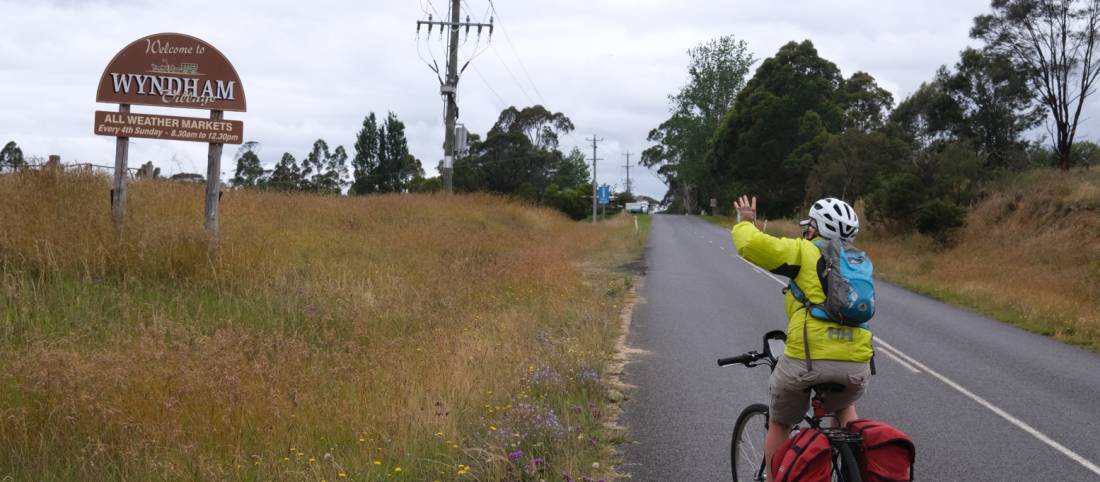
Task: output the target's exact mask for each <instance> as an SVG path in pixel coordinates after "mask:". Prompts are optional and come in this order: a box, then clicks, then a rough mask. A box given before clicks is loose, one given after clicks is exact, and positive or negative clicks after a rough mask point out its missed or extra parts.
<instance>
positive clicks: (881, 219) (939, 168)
mask: <svg viewBox="0 0 1100 482" xmlns="http://www.w3.org/2000/svg"><path fill="white" fill-rule="evenodd" d="M982 165H983V160H982V159H981V157H980V156H979V155H978V153H977V150H976V149H975V148H974V147H973V146H972V145H970V142H969V141H966V140H959V141H952V142H949V143H947V144H944V145H943V146H942V147H941V148H940V149H928V150H923V151H919V152H916V153H915V154H914V155H913V156H912V157H911V158H910V159H909V162H904V163H900V164H898V165H897V166H895V169H892V170H891V171H888V172H886V173H883V175H882V176H881V178H880V179H879V183H878V185H877V187H875V189H874V190H873V191H872V192H871V193H870V195H869V196H868V202H867V209H868V216H870V218H871V220H872V221H874V222H876V223H881V224H884V225H887V226H892V227H893V228H895V229H896V230H899V231H906V230H909V229H916V230H917V231H919V232H921V233H924V234H928V235H931V236H933V237H934V238H935V239H936V240H938V241H939V242H941V243H944V244H946V243H948V242H950V235H951V233H952V232H953V231H954V229H955V228H958V227H959V226H962V224H963V221H964V219H965V216H966V208H965V207H966V206H968V205H969V204H970V203H971V202H973V201H974V200H975V199H976V197H977V195H978V192H979V187H980V183H981V179H982V175H981V174H982V170H983V167H982Z"/></svg>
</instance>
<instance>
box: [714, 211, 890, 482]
mask: <svg viewBox="0 0 1100 482" xmlns="http://www.w3.org/2000/svg"><path fill="white" fill-rule="evenodd" d="M733 207H734V209H735V210H736V211H737V215H738V218H739V221H738V223H737V224H736V225H734V226H733V229H732V230H731V236H732V237H733V244H734V246H736V248H737V253H738V254H740V255H741V257H743V258H745V259H746V260H748V261H749V262H750V263H753V264H755V265H757V266H759V267H761V268H763V269H766V270H768V271H770V272H772V273H775V274H777V275H780V276H785V277H787V278H790V279H791V280H792V281H794V283H795V284H796V285H797V286H798V288H799V289H801V290H802V292H803V293H805V296H806V298H808V299H809V301H810V303H813V304H818V303H822V302H824V300H825V290H824V288H823V287H822V282H821V277H822V276H823V275H824V273H823V271H824V262H823V260H822V255H821V250H820V248H818V247H817V245H815V244H814V243H813V241H814V240H818V239H833V238H840V239H844V240H847V241H851V240H852V239H854V238H855V235H856V232H858V231H859V220H858V219H857V218H856V213H855V210H853V209H852V207H851V206H849V205H848V203H846V202H844V201H841V200H839V199H834V198H825V199H821V200H819V201H817V202H815V203H814V204H813V206H812V207H811V208H810V213H809V214H810V215H809V219H806V220H804V221H801V222H800V223H799V224H800V225H801V226H802V229H803V233H802V238H801V239H797V238H779V237H774V236H770V235H768V234H765V233H763V232H761V231H760V230H759V229H757V228H756V224H755V223H756V197H753V198H752V199H751V200H750V199H749V198H748V197H747V196H741V199H739V200H737V201H735V202H734V205H733ZM785 293H786V294H785V295H784V297H785V301H786V308H787V319H788V323H787V347H786V349H785V350H784V352H783V355H782V356H781V357H780V358H779V362H778V364H777V365H776V367H775V371H773V372H772V375H771V379H770V380H769V381H768V411H769V423H768V436H767V439H766V440H765V442H764V460H765V461H766V462H767V465H768V470H769V471H770V470H771V463H772V455H773V454H775V452H776V451H777V450H779V447H780V446H781V445H783V442H786V441H787V439H788V437H789V436H790V432H791V428H792V427H793V426H794V425H796V424H798V422H799V421H801V420H802V416H803V415H804V414H805V413H806V411H807V410H808V409H809V405H810V396H811V395H810V393H809V388H810V387H811V386H813V385H816V384H820V383H838V384H841V385H844V386H845V390H844V391H842V392H829V393H827V394H825V395H824V398H825V400H824V408H825V410H826V411H830V412H835V413H836V416H837V421H838V423H839V424H840V426H841V427H843V426H846V425H847V424H848V422H849V421H851V420H855V419H856V418H857V416H856V408H855V405H854V402H855V401H856V399H858V398H859V397H860V396H861V395H862V394H863V391H864V389H865V388H866V386H867V382H868V381H869V379H870V376H871V368H870V361H871V355H872V348H871V332H870V331H868V330H865V329H862V328H856V327H851V326H843V325H840V324H838V323H833V322H831V321H828V320H824V319H819V318H816V317H814V316H812V315H810V313H809V310H807V308H806V307H805V305H803V304H802V303H801V302H799V301H798V300H796V299H795V297H794V295H793V294H792V293H791V290H789V289H788V290H785ZM807 339H808V346H809V349H806V346H807Z"/></svg>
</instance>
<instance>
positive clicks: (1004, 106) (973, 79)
mask: <svg viewBox="0 0 1100 482" xmlns="http://www.w3.org/2000/svg"><path fill="white" fill-rule="evenodd" d="M936 81H937V82H938V83H940V84H941V85H943V87H944V92H945V93H946V95H948V96H950V97H951V99H952V100H953V101H954V102H955V104H956V105H957V106H958V107H957V110H958V114H957V115H958V116H959V117H960V119H959V120H960V122H958V123H957V124H956V130H957V132H956V134H957V136H958V137H961V138H966V139H970V140H971V141H972V142H973V144H974V146H975V147H976V148H977V149H978V152H979V154H980V155H982V156H983V157H984V159H985V160H986V162H987V164H988V165H989V166H990V167H994V168H1004V167H1009V165H1010V163H1011V161H1012V159H1014V158H1019V157H1021V156H1020V155H1019V154H1020V153H1021V152H1022V151H1023V150H1024V149H1026V147H1027V142H1025V141H1023V140H1021V137H1022V136H1023V135H1024V133H1025V132H1027V131H1028V130H1030V129H1032V128H1033V127H1035V126H1036V125H1038V124H1039V122H1040V121H1042V118H1043V117H1044V112H1043V110H1042V107H1041V106H1040V105H1038V104H1037V103H1036V102H1035V95H1034V92H1032V90H1031V89H1030V87H1029V86H1028V83H1027V79H1026V78H1025V77H1024V76H1023V75H1021V73H1020V72H1019V71H1018V70H1016V68H1015V66H1014V65H1013V64H1012V62H1010V61H1009V60H1008V59H1005V58H1004V57H998V56H993V55H991V54H989V53H983V52H981V51H978V50H974V49H970V48H968V49H966V50H963V51H962V53H961V54H960V55H959V61H958V63H956V64H955V70H954V72H951V71H948V70H947V69H946V68H940V70H939V71H938V72H937V73H936Z"/></svg>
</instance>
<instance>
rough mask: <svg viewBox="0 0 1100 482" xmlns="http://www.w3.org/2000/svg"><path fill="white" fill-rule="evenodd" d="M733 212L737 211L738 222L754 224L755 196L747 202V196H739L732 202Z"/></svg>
mask: <svg viewBox="0 0 1100 482" xmlns="http://www.w3.org/2000/svg"><path fill="white" fill-rule="evenodd" d="M733 210H734V211H737V218H738V222H740V221H749V222H754V223H755V222H756V196H753V197H752V200H749V197H748V196H741V199H738V200H736V201H734V202H733Z"/></svg>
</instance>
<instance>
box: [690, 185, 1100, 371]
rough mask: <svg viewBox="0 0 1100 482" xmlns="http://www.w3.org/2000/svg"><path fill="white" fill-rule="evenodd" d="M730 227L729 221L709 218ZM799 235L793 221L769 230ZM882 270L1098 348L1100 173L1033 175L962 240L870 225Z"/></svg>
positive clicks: (992, 205)
mask: <svg viewBox="0 0 1100 482" xmlns="http://www.w3.org/2000/svg"><path fill="white" fill-rule="evenodd" d="M709 220H711V221H712V222H715V223H716V224H720V225H725V226H730V225H732V222H731V220H730V219H729V218H721V217H717V218H715V217H712V218H709ZM768 231H769V232H771V233H773V234H779V235H784V236H794V235H797V234H798V232H799V231H798V226H797V225H796V224H795V223H794V222H792V221H776V222H772V223H770V224H769V228H768ZM858 244H859V246H860V247H861V248H863V249H866V250H867V252H868V253H869V254H870V255H871V257H872V259H874V260H875V274H876V276H879V277H882V278H884V279H886V280H888V281H891V282H893V283H896V284H898V285H901V286H903V287H905V288H907V289H910V290H913V291H916V292H919V293H923V294H927V295H929V296H932V297H935V298H937V299H940V300H943V301H945V302H948V303H952V304H955V305H959V306H963V307H966V308H969V309H972V310H974V311H976V312H978V313H981V314H983V315H986V316H989V317H991V318H995V319H999V320H1002V321H1005V322H1008V323H1011V324H1014V325H1017V326H1019V327H1021V328H1024V329H1027V330H1030V331H1032V332H1035V333H1039V334H1043V335H1047V336H1052V337H1054V338H1056V339H1058V340H1060V341H1063V342H1066V343H1071V344H1076V345H1080V346H1083V347H1086V348H1089V349H1091V350H1094V351H1098V352H1100V171H1095V170H1093V171H1077V170H1075V171H1071V172H1060V171H1053V170H1036V171H1032V172H1028V173H1024V174H1020V175H1017V176H1013V177H1011V178H1007V179H1004V180H1002V181H1001V182H1000V183H998V184H996V185H994V186H993V187H992V189H991V192H990V194H989V195H988V196H987V197H986V198H985V199H984V200H983V201H981V202H980V203H978V204H977V205H975V206H973V207H972V208H971V210H970V212H969V214H968V217H967V222H966V226H965V227H964V228H963V229H962V230H960V231H959V232H958V233H957V236H956V240H955V243H953V244H952V245H951V246H950V247H946V248H945V247H941V246H939V245H937V244H936V243H935V242H933V241H932V240H931V239H928V238H927V237H924V236H920V235H913V234H907V235H892V234H888V233H883V232H880V231H876V230H874V229H869V230H868V229H865V230H864V232H863V233H862V234H861V235H860V239H859V243H858Z"/></svg>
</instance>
